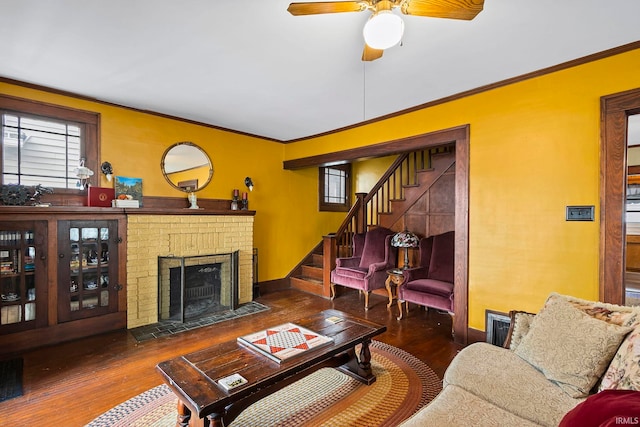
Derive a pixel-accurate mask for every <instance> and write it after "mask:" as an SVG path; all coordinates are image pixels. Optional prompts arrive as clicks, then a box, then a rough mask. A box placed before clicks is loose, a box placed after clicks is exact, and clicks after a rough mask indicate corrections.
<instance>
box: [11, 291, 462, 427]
mask: <svg viewBox="0 0 640 427" xmlns="http://www.w3.org/2000/svg"><path fill="white" fill-rule="evenodd" d="M256 301H258V302H261V303H263V304H265V305H267V306H269V307H270V308H271V309H270V310H268V311H266V312H262V313H259V314H254V315H250V316H246V317H242V318H239V319H236V320H231V321H227V322H223V323H219V324H216V325H211V326H207V327H203V328H200V329H197V330H194V331H191V332H184V333H181V334H176V335H174V336H171V337H166V338H159V339H155V340H150V341H145V342H141V343H138V342H137V341H136V340H135V339H134V338H133V336H132V335H131V334H130V333H129V332H128V331H126V330H122V331H116V332H111V333H107V334H102V335H98V336H94V337H90V338H85V339H82V340H77V341H72V342H68V343H63V344H59V345H55V346H51V347H46V348H41V349H37V350H33V351H29V352H25V353H23V354H21V356H22V357H23V358H24V395H23V396H21V397H17V398H14V399H11V400H7V401H5V402H2V403H0V414H1V415H0V424H1V425H6V426H27V425H36V424H45V425H52V426H67V427H74V426H83V425H85V424H86V423H88V422H89V421H91V420H92V419H93V418H95V417H96V416H98V415H100V414H101V413H103V412H104V411H106V410H108V409H110V408H112V407H114V406H116V405H117V404H119V403H121V402H124V401H125V400H127V399H129V398H131V397H133V396H135V395H137V394H139V393H142V392H143V391H145V390H148V389H150V388H152V387H154V386H157V385H159V384H161V383H162V379H161V378H160V375H159V374H157V373H156V371H155V365H156V364H157V363H158V362H161V361H163V360H166V359H171V358H173V357H177V356H179V355H181V354H184V353H189V352H193V351H196V350H199V349H201V348H204V347H207V346H209V345H211V344H213V343H216V342H221V341H228V340H233V339H235V338H236V337H237V336H238V335H242V334H246V333H249V332H252V331H255V330H257V329H261V328H264V327H268V326H273V325H276V324H278V323H283V322H285V321H291V320H295V319H296V318H299V317H302V316H306V315H308V314H311V313H314V312H317V311H321V310H324V309H327V308H335V309H337V310H342V311H345V312H348V313H351V314H354V315H357V316H360V317H362V318H365V319H369V320H371V321H373V322H377V323H380V324H385V325H387V332H385V333H384V334H382V335H380V336H378V337H376V339H377V340H379V341H383V342H385V343H388V344H391V345H394V346H396V347H399V348H402V349H404V350H406V351H408V352H410V353H411V354H413V355H414V356H416V357H418V358H419V359H421V360H423V361H424V362H425V363H426V364H428V365H429V366H430V367H431V368H432V369H433V370H434V371H435V372H436V373H437V374H438V376H440V378H442V375H443V373H444V370H445V369H446V367H447V366H448V364H449V363H450V361H451V359H452V358H453V357H454V356H455V355H456V353H457V352H458V351H459V350H460V349H461V346H459V345H457V344H455V343H453V341H452V338H451V319H450V317H449V316H448V315H443V314H439V313H437V312H436V311H435V310H429V311H428V312H426V311H424V309H421V308H419V307H417V306H412V307H411V311H410V312H409V315H408V316H405V317H404V318H403V319H402V320H401V321H398V320H396V316H397V315H398V308H397V305H396V304H395V302H394V304H393V305H392V307H391V309H389V310H388V309H387V301H388V300H387V299H386V297H382V296H380V295H376V294H373V295H371V305H372V307H371V308H370V309H369V310H368V311H364V309H363V298H362V297H360V295H358V293H357V292H355V291H351V290H345V292H344V293H343V294H342V295H340V296H338V297H337V298H336V299H335V300H334V301H330V300H327V299H324V298H321V297H317V296H314V295H310V294H306V293H303V292H300V291H295V290H284V291H279V292H274V293H271V294H267V295H263V296H262V297H260V298H258V299H256Z"/></svg>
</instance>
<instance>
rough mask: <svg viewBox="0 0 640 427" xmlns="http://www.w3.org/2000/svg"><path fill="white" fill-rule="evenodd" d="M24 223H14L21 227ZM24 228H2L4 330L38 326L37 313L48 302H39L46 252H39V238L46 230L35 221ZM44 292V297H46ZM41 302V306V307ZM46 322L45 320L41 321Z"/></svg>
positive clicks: (0, 317) (0, 312)
mask: <svg viewBox="0 0 640 427" xmlns="http://www.w3.org/2000/svg"><path fill="white" fill-rule="evenodd" d="M20 225H21V224H19V223H14V224H12V226H13V227H16V228H19V227H20ZM24 226H25V228H23V229H13V230H7V229H0V293H1V295H0V332H2V333H4V332H16V331H20V330H24V329H31V328H35V327H37V326H38V324H37V323H38V322H36V318H37V316H38V317H39V318H40V319H42V320H44V321H46V316H44V313H38V310H39V309H42V308H44V304H37V299H36V298H37V297H39V296H40V295H38V294H39V292H38V291H39V290H43V289H42V287H41V286H38V280H37V277H38V276H37V274H36V273H40V274H43V265H44V259H45V256H44V253H39V252H40V249H39V245H36V235H37V236H38V240H41V239H42V238H43V235H42V232H41V231H39V229H38V228H36V227H35V223H34V224H25V225H24ZM43 298H44V296H43V297H42V298H40V299H43ZM37 305H38V306H39V307H37ZM40 323H42V322H40Z"/></svg>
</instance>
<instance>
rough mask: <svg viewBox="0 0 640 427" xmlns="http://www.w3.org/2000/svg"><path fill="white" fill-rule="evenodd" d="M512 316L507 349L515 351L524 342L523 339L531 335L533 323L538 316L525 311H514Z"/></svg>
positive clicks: (506, 344) (506, 343)
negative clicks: (530, 329)
mask: <svg viewBox="0 0 640 427" xmlns="http://www.w3.org/2000/svg"><path fill="white" fill-rule="evenodd" d="M510 314H511V316H510V317H511V326H510V327H509V332H508V337H507V341H506V342H505V348H508V349H509V350H511V351H514V350H515V349H516V348H517V347H518V345H519V344H520V342H521V341H522V338H524V336H525V335H527V333H529V328H530V327H531V322H533V319H534V318H535V317H536V315H535V314H532V313H527V312H525V311H513V312H511V313H510Z"/></svg>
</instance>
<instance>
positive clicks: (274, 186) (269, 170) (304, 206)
mask: <svg viewBox="0 0 640 427" xmlns="http://www.w3.org/2000/svg"><path fill="white" fill-rule="evenodd" d="M0 93H2V94H6V95H12V96H18V97H22V98H29V99H35V100H38V101H43V102H49V103H52V104H57V105H63V106H68V107H72V108H78V109H83V110H88V111H95V112H98V113H100V115H101V132H100V136H101V150H100V161H101V162H102V161H109V162H111V164H112V166H113V170H114V173H115V174H116V175H120V176H131V177H137V178H142V180H143V181H142V182H143V194H144V195H146V196H168V197H185V198H186V194H185V193H183V192H181V191H178V190H176V189H174V188H173V187H171V186H170V185H169V183H167V181H166V180H165V178H164V176H163V175H162V171H161V170H160V162H161V159H162V154H163V153H164V151H165V150H166V149H167V148H168V147H169V146H171V145H172V144H174V143H176V142H178V141H191V142H194V143H195V144H197V145H199V146H200V147H202V148H203V149H204V150H205V151H206V152H207V154H208V155H209V156H210V158H211V160H212V163H213V168H214V174H213V178H212V180H211V183H210V184H209V185H208V186H207V187H206V188H204V189H203V190H201V191H199V192H198V197H199V198H214V199H231V196H232V191H233V189H234V188H238V189H240V191H247V188H246V187H245V185H244V179H245V177H246V176H250V177H251V178H252V179H253V182H254V184H255V187H254V190H253V192H251V193H249V209H252V210H256V211H257V213H256V216H255V223H254V230H255V234H254V246H255V247H256V248H258V260H259V269H258V275H259V280H260V281H267V280H274V279H279V278H282V277H285V276H286V275H287V274H288V273H289V271H290V270H291V269H292V268H293V267H294V266H295V265H296V264H297V263H298V262H299V261H300V259H301V258H302V257H303V256H304V255H306V254H307V253H308V252H309V251H311V250H312V249H313V247H314V246H315V244H317V243H319V242H320V241H321V240H322V236H323V235H324V234H327V233H330V232H332V231H335V229H336V228H337V227H338V225H339V224H340V222H341V219H342V218H343V217H344V214H342V215H341V214H339V213H318V209H317V206H318V202H317V191H318V190H317V181H318V172H317V169H315V168H313V169H312V170H305V171H298V172H295V173H293V172H289V171H285V170H283V168H282V161H283V155H284V144H280V143H277V142H272V141H266V140H263V139H260V138H252V137H249V136H244V135H238V134H235V133H231V132H225V131H221V130H216V129H212V128H209V127H205V126H198V125H194V124H190V123H185V122H182V121H177V120H171V119H167V118H163V117H158V116H154V115H150V114H146V113H142V112H137V111H133V110H130V109H126V108H121V107H115V106H110V105H105V104H102V103H97V102H90V101H84V100H79V99H76V98H72V97H66V96H62V95H57V94H52V93H49V92H43V91H39V90H34V89H29V88H25V87H21V86H15V85H11V84H7V83H3V82H0ZM98 175H100V179H101V182H100V185H102V186H105V187H107V186H113V184H112V183H109V182H108V181H107V180H106V179H105V178H104V176H103V175H102V174H98Z"/></svg>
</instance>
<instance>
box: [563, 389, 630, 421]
mask: <svg viewBox="0 0 640 427" xmlns="http://www.w3.org/2000/svg"><path fill="white" fill-rule="evenodd" d="M639 417H640V391H633V390H605V391H602V392H600V393H597V394H594V395H592V396H590V397H589V398H588V399H586V400H585V401H584V402H582V403H580V404H579V405H578V406H576V407H575V408H573V409H572V410H571V411H569V412H568V413H567V414H566V415H565V416H564V418H563V419H562V421H561V422H560V425H559V426H558V427H574V426H581V427H591V426H593V427H613V426H620V425H638V424H640V418H639Z"/></svg>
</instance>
